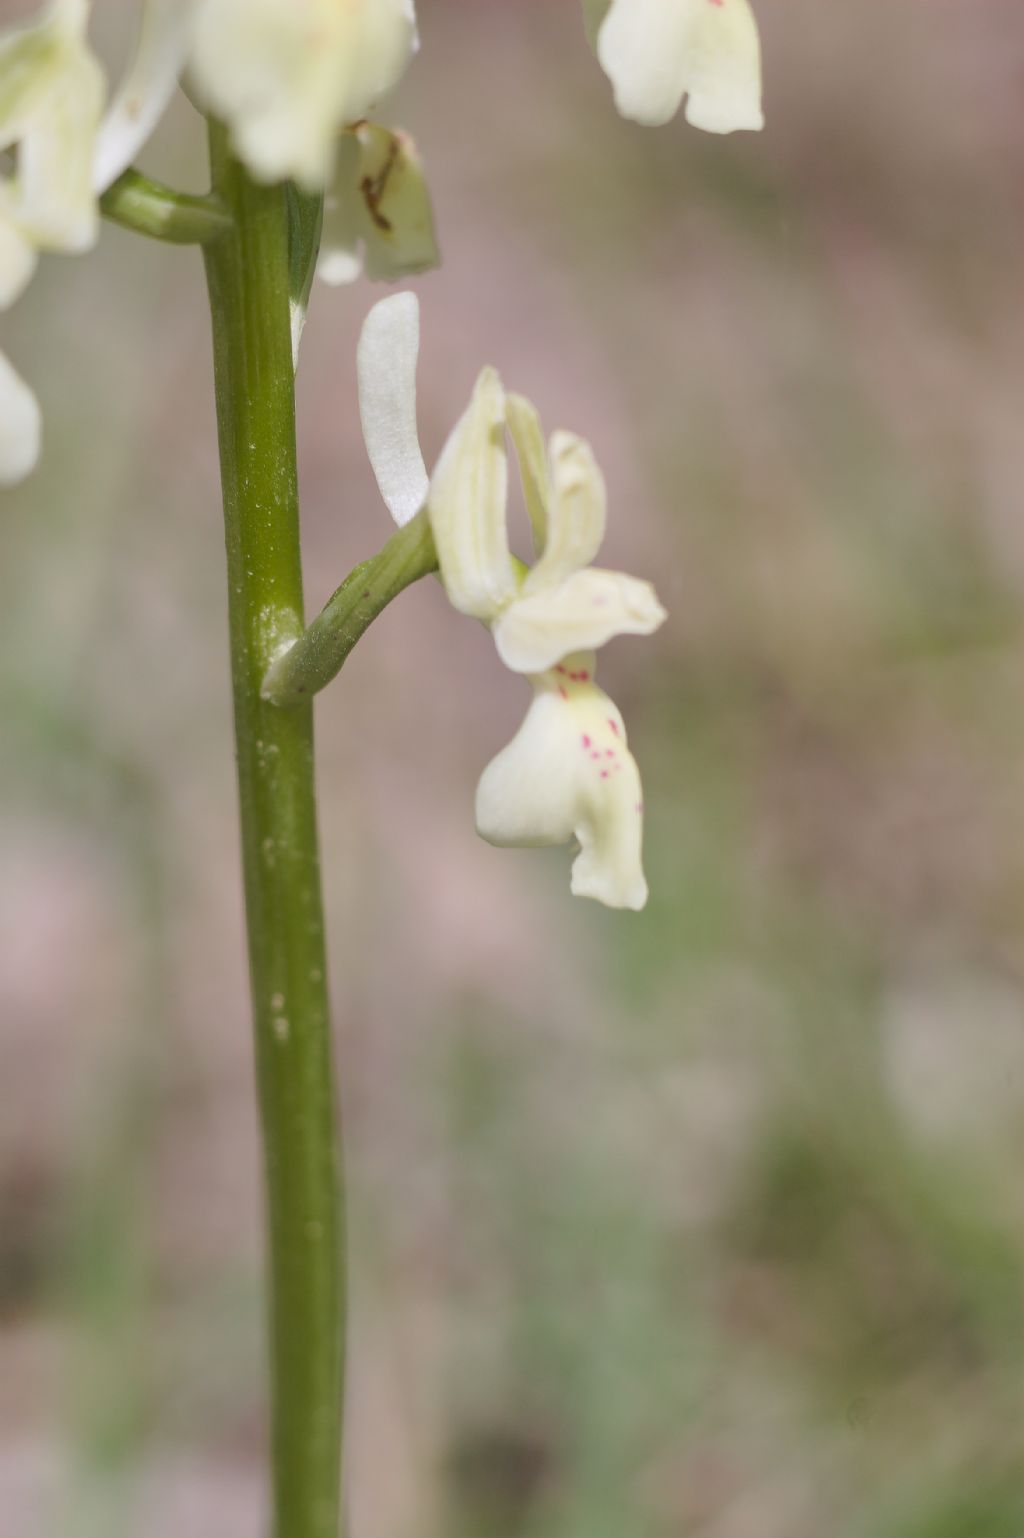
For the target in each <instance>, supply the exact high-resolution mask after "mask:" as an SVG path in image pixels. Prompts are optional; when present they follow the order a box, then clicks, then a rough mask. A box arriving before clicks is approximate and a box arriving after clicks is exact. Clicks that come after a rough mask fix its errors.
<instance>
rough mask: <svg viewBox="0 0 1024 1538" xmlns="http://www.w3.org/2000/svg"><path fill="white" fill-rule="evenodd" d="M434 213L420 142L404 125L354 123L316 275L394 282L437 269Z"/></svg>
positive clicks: (331, 192)
mask: <svg viewBox="0 0 1024 1538" xmlns="http://www.w3.org/2000/svg"><path fill="white" fill-rule="evenodd" d="M439 260H440V258H439V256H438V251H437V241H436V239H435V236H434V217H433V213H432V211H431V207H430V195H429V193H428V191H427V184H426V180H425V178H424V175H423V165H422V162H421V161H420V157H419V155H418V153H417V150H416V145H415V143H414V142H413V140H412V139H411V138H410V136H409V135H408V134H407V133H403V132H402V131H401V129H390V128H383V127H381V125H380V124H379V123H368V122H365V121H364V122H361V123H353V124H352V125H351V126H350V127H349V128H348V129H347V130H346V131H345V132H344V133H343V134H342V136H341V140H340V143H339V145H338V154H337V159H336V161H335V166H334V175H333V176H332V178H331V180H330V182H329V183H328V186H327V191H326V196H325V198H324V223H323V238H322V240H321V243H320V257H319V260H318V262H317V274H318V276H319V277H321V278H322V279H323V280H324V282H325V283H351V282H353V281H354V280H355V279H356V278H358V277H359V275H360V273H361V272H365V274H366V276H367V277H368V278H370V279H371V280H372V281H374V282H384V283H393V282H395V280H396V279H398V278H406V277H411V276H412V275H413V274H414V273H417V272H425V271H426V270H427V268H429V267H436V266H437V263H438V261H439Z"/></svg>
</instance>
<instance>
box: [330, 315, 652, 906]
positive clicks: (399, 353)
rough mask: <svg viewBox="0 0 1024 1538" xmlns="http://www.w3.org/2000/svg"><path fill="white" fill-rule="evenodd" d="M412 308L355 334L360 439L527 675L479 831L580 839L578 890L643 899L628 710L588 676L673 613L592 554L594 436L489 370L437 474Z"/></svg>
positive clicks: (396, 510)
mask: <svg viewBox="0 0 1024 1538" xmlns="http://www.w3.org/2000/svg"><path fill="white" fill-rule="evenodd" d="M418 350H419V311H418V305H417V301H416V298H415V296H414V295H412V294H408V293H404V294H396V295H394V296H393V297H391V298H389V299H385V300H382V301H381V302H380V303H379V304H377V305H375V306H374V308H373V309H372V310H371V311H370V313H369V315H368V316H367V318H366V321H365V323H364V325H363V331H362V336H361V337H360V341H359V352H358V369H359V402H360V414H361V417H362V423H363V435H364V438H365V440H366V447H367V452H368V454H369V458H370V463H371V465H372V467H373V471H374V474H375V476H376V478H377V484H378V486H379V487H380V491H381V495H382V496H383V498H384V501H385V503H386V504H387V506H388V508H389V510H390V511H391V514H392V516H393V517H394V519H395V521H396V522H397V523H399V524H404V523H406V522H408V520H409V518H411V517H412V516H413V515H414V514H415V513H416V512H417V511H419V509H420V508H422V507H424V506H425V507H426V509H427V513H428V516H429V519H430V524H431V529H432V531H433V535H434V544H435V547H436V550H437V557H438V564H439V567H440V572H441V579H442V581H443V583H444V586H445V590H446V592H447V594H448V598H449V600H450V601H451V603H452V604H453V606H454V607H455V608H456V609H458V610H459V611H460V613H463V614H468V615H472V616H474V617H475V618H477V619H480V620H482V621H483V622H484V623H485V624H487V625H489V626H490V628H491V631H492V633H493V635H494V640H495V645H496V647H497V650H498V655H499V657H500V658H501V660H502V661H503V662H504V663H505V665H506V667H509V668H511V669H512V670H513V672H516V673H522V674H524V675H525V676H526V677H527V678H528V679H529V681H530V683H531V684H532V685H533V690H534V698H533V703H532V704H531V706H530V708H529V710H528V712H527V715H526V719H525V720H524V722H523V724H522V726H521V727H520V729H519V731H518V733H517V734H516V736H515V737H514V738H513V740H512V742H510V743H509V745H508V746H507V747H506V748H505V749H504V750H503V752H501V753H499V754H498V756H497V758H495V759H494V760H493V761H492V763H490V764H489V765H488V766H487V768H486V769H485V770H484V772H483V775H482V776H481V779H480V784H479V786H478V789H477V796H476V821H477V830H478V832H479V833H480V834H481V836H482V837H483V838H485V839H486V840H487V841H488V842H489V843H492V844H498V845H540V844H562V843H567V842H568V841H569V840H570V839H572V838H573V837H575V838H576V840H577V841H578V843H579V846H580V852H579V854H578V855H577V857H576V860H575V863H574V865H573V870H572V891H573V892H574V893H575V894H576V895H577V896H581V897H594V898H597V899H598V901H600V902H603V903H606V904H607V905H608V906H610V907H615V908H642V907H643V905H644V903H645V902H646V900H647V883H646V881H645V880H644V875H643V868H642V864H641V834H642V824H643V805H642V799H641V793H640V776H639V773H638V770H637V767H636V763H635V761H634V759H633V757H632V755H631V754H630V752H629V750H628V748H627V746H626V734H625V728H624V726H623V723H622V717H621V715H620V714H619V712H618V710H617V709H616V708H615V706H614V705H613V704H612V702H611V700H610V699H609V698H608V696H607V695H606V694H605V693H604V692H603V691H602V690H601V689H599V688H598V686H597V684H596V683H595V682H594V655H593V654H594V651H595V649H596V648H597V647H599V646H602V645H604V643H605V642H606V641H608V640H610V639H611V637H612V636H615V635H623V634H635V635H649V634H651V632H652V631H654V630H656V629H657V628H658V626H659V625H660V624H661V623H662V621H663V620H664V618H665V611H664V609H663V608H662V606H661V604H660V603H659V602H658V600H657V598H656V596H655V594H654V590H653V588H652V587H651V585H650V584H649V583H647V582H641V581H638V580H637V579H636V578H634V577H628V576H625V575H623V574H622V573H621V572H614V571H603V570H599V569H597V568H595V567H592V566H590V564H589V562H590V561H591V560H592V559H593V557H594V556H595V555H596V554H597V550H598V548H599V546H600V544H601V540H602V537H603V535H604V527H605V512H606V499H605V488H604V481H603V479H602V476H601V472H600V470H599V469H598V467H597V464H596V463H595V460H594V456H593V453H592V452H591V449H590V446H589V444H587V443H586V442H585V441H584V440H583V439H582V438H579V437H577V436H576V435H575V434H573V433H568V432H556V433H555V434H554V435H553V436H552V438H551V442H550V445H549V447H548V449H547V450H545V446H544V441H543V436H542V432H541V426H540V419H539V417H538V415H537V412H536V410H535V409H534V407H533V406H532V405H531V404H530V403H529V401H527V400H525V399H524V398H523V397H521V396H516V395H510V396H506V394H505V391H504V389H503V387H502V384H501V380H500V379H499V377H498V375H497V373H496V372H495V371H494V370H493V369H491V368H485V369H484V370H483V372H482V373H481V374H480V377H479V378H478V380H477V383H476V387H475V389H474V391H473V396H472V399H471V401H470V404H469V407H468V408H467V410H466V411H465V413H464V414H463V416H462V417H461V418H460V420H459V421H458V422H457V423H456V425H455V427H454V429H453V431H452V433H451V435H450V436H449V438H448V441H447V443H446V445H445V447H444V449H443V450H442V452H441V456H440V458H439V460H438V462H437V466H436V468H435V470H434V474H433V476H432V477H431V478H430V479H429V480H428V477H427V473H426V469H425V467H424V464H423V457H422V454H421V452H420V448H419V442H418V438H417V434H416V382H415V370H416V359H417V355H418ZM506 429H507V430H508V433H509V435H510V436H511V439H512V442H513V445H514V446H515V449H516V452H517V455H518V459H519V466H520V473H521V475H522V480H523V488H524V493H525V498H526V504H527V509H528V511H529V514H530V520H531V524H532V527H533V533H534V541H535V544H536V546H537V550H538V557H537V560H536V562H535V564H534V565H533V566H532V567H531V568H530V569H529V570H526V569H525V568H523V567H522V565H521V563H520V562H518V561H517V560H516V559H515V557H513V555H512V554H511V552H510V549H509V543H508V528H507V510H506V501H507V489H508V472H507V457H506V450H505V431H506Z"/></svg>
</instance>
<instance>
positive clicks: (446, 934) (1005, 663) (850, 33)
mask: <svg viewBox="0 0 1024 1538" xmlns="http://www.w3.org/2000/svg"><path fill="white" fill-rule="evenodd" d="M98 9H99V12H100V14H101V20H103V19H105V24H106V25H107V27H108V30H109V29H111V28H112V19H113V17H112V8H110V7H106V8H104V7H103V6H100V7H99V8H98ZM757 10H758V15H759V19H760V22H761V28H762V36H763V43H764V52H765V71H766V107H767V114H768V128H767V130H766V131H765V133H764V134H762V135H739V136H735V137H732V138H728V139H714V138H710V137H707V136H703V135H701V134H699V133H697V132H695V131H693V130H691V129H689V128H687V127H686V125H685V124H684V123H683V122H682V121H681V120H680V121H678V122H676V123H674V124H672V125H671V126H669V127H667V128H664V129H661V130H659V131H650V130H643V129H640V128H637V127H634V126H633V125H630V124H627V123H625V122H622V121H621V120H620V119H619V118H618V117H617V116H616V114H615V113H614V110H613V107H612V103H611V95H610V90H609V88H608V85H607V82H606V81H605V79H604V77H603V76H602V74H601V72H600V71H599V69H598V67H597V65H596V63H595V62H594V60H593V59H592V57H591V56H590V54H589V52H588V50H587V48H586V46H585V43H584V40H583V35H582V28H581V25H580V17H579V15H578V8H577V5H576V4H575V3H574V0H559V3H558V4H554V3H553V0H516V4H514V5H509V4H500V3H498V0H474V3H472V4H470V3H469V0H421V5H420V17H421V28H422V38H423V47H422V52H421V54H420V56H419V58H418V59H417V61H416V62H415V64H414V66H413V68H412V69H411V71H410V72H409V75H408V77H407V80H406V82H405V83H404V84H403V87H402V89H401V91H400V93H399V95H398V97H397V99H396V101H395V104H394V110H393V113H392V114H391V117H392V119H393V120H394V121H397V122H399V123H401V124H403V125H404V126H405V127H407V128H408V129H410V130H411V131H412V132H413V133H414V134H415V136H416V138H417V140H418V142H419V144H420V147H421V149H422V151H423V154H424V156H425V159H426V162H427V166H428V170H429V174H430V180H431V185H432V189H433V194H434V199H435V207H436V215H437V221H438V228H439V234H440V239H441V243H442V247H443V254H444V265H443V267H442V268H441V270H440V271H439V272H437V273H436V274H432V275H430V276H428V277H427V278H425V279H424V280H422V281H421V282H419V283H417V284H416V285H415V286H416V287H417V289H418V291H419V293H420V295H421V300H422V306H423V353H422V356H421V368H420V399H421V406H420V418H421V426H422V432H423V437H424V444H425V450H426V453H427V459H428V462H429V461H430V460H431V459H432V457H433V455H434V454H435V453H436V452H437V450H438V448H439V447H440V445H441V443H442V442H443V439H444V437H445V435H446V433H447V431H448V429H449V427H450V426H451V424H452V422H453V420H454V418H455V416H456V415H457V414H458V412H459V411H461V409H462V407H463V405H464V403H465V400H466V398H467V394H468V391H469V388H470V385H471V383H472V380H473V377H474V375H475V373H476V371H477V368H478V367H479V366H480V364H481V363H483V362H484V361H490V362H493V363H495V364H497V365H498V366H499V367H500V369H501V371H502V373H503V375H504V378H505V380H506V382H507V383H508V384H509V386H510V387H512V388H515V389H518V390H521V391H524V392H525V393H526V394H528V395H530V396H531V397H532V398H533V399H534V400H535V401H536V402H537V403H538V405H539V406H540V408H541V410H542V413H543V416H544V419H545V422H546V424H547V425H548V426H549V427H554V426H558V425H562V426H566V427H570V428H573V429H576V430H578V431H580V432H582V433H584V434H586V435H587V436H588V437H589V438H591V439H592V441H593V442H594V444H595V445H596V447H597V451H598V456H599V458H600V460H601V462H602V465H603V467H604V470H605V472H606V475H607V479H608V483H609V489H610V495H611V524H610V533H609V538H608V542H607V545H606V548H605V552H604V557H603V559H604V562H605V564H608V565H612V566H621V567H623V568H624V569H626V570H628V571H631V572H634V573H636V574H637V575H641V576H649V577H652V578H654V579H655V580H656V581H657V585H658V588H659V591H660V594H661V596H662V598H663V599H664V601H665V602H666V604H667V606H668V608H669V610H670V616H671V617H670V622H669V623H668V624H667V625H666V626H665V627H664V628H663V630H662V631H661V632H660V633H659V634H658V635H657V637H655V638H654V640H653V641H645V642H643V643H640V642H636V641H631V640H629V639H625V640H622V641H619V642H617V643H615V644H614V645H611V646H609V647H608V648H607V650H606V651H605V652H603V653H602V655H601V678H602V681H603V682H604V683H605V685H606V687H607V688H608V689H609V691H610V692H611V693H612V694H613V696H614V698H615V700H616V701H617V702H618V704H619V705H620V706H621V708H622V709H623V712H624V714H625V716H626V719H627V722H628V725H629V730H630V737H631V745H632V746H633V748H634V750H635V752H636V755H637V758H638V759H639V761H640V764H641V768H642V771H643V774H644V778H645V793H646V803H647V807H648V817H647V869H648V876H649V880H650V885H651V893H652V895H651V901H650V905H649V907H648V909H647V911H646V912H645V913H644V914H643V915H642V916H640V917H637V916H635V915H631V914H616V913H610V912H606V911H604V910H602V909H601V908H599V907H597V906H596V905H594V904H589V903H580V902H574V901H571V900H570V897H569V891H568V881H569V863H570V857H569V854H568V852H567V851H565V850H555V851H546V852H535V851H508V852H506V851H497V850H493V849H490V848H488V847H487V846H486V845H485V844H483V843H481V842H480V841H478V840H477V839H476V837H475V835H474V831H473V822H472V803H473V791H474V786H475V782H476V778H477V775H478V774H479V772H480V769H481V768H482V766H483V765H484V764H485V763H486V762H487V761H488V759H489V758H490V757H491V756H492V755H493V754H494V753H495V752H496V751H497V750H498V749H499V748H500V747H501V746H502V745H503V744H504V743H505V742H506V741H507V740H508V739H509V737H510V736H511V735H512V733H513V731H514V730H515V728H516V727H517V725H518V723H519V721H520V719H521V717H522V714H523V711H524V709H525V705H526V702H527V693H526V689H525V687H524V685H523V683H522V681H521V680H518V679H516V678H515V677H514V676H512V675H511V674H510V673H507V672H506V671H505V670H504V669H503V668H501V666H500V665H499V664H498V662H497V659H496V657H495V655H494V653H493V646H492V643H491V641H490V639H489V637H488V636H487V635H486V633H485V632H484V631H483V629H482V628H479V627H475V626H472V625H470V624H467V623H466V622H465V621H464V620H462V619H461V618H460V617H459V616H458V615H456V614H455V613H454V612H453V611H451V610H450V609H449V608H448V607H447V605H446V604H445V602H444V600H443V596H442V594H441V592H440V591H439V589H438V588H437V587H436V585H435V584H433V583H429V582H428V583H423V584H421V585H420V586H419V587H418V588H416V589H415V590H413V591H411V592H409V593H407V594H406V595H404V596H403V597H402V598H401V599H400V600H399V601H398V602H397V603H396V604H395V606H394V607H393V609H392V610H390V611H389V612H388V613H386V614H385V615H384V616H383V617H382V619H381V620H380V621H379V622H378V623H377V624H376V625H375V626H374V628H373V629H372V631H371V632H370V633H369V635H368V637H367V638H366V640H365V642H364V643H363V644H362V645H361V646H360V648H359V650H358V651H357V652H356V653H355V654H354V656H353V657H352V659H351V660H350V662H349V664H348V665H347V667H346V668H345V670H344V672H343V674H342V675H341V677H340V678H339V679H338V681H337V682H336V683H335V684H333V685H332V686H331V688H330V689H329V690H328V691H327V693H326V694H324V695H322V696H321V697H320V701H319V705H318V717H317V723H318V732H319V742H318V751H319V762H320V773H321V784H322V820H323V851H324V871H325V878H326V887H327V903H328V933H329V949H330V962H331V982H332V990H333V1003H334V1016H335V1025H336V1043H337V1054H338V1062H339V1077H340V1085H341V1095H342V1100H343V1104H344V1112H345V1124H346V1125H345V1146H346V1156H347V1163H348V1173H349V1180H350V1184H351V1202H352V1209H351V1246H352V1257H353V1303H352V1384H351V1394H350V1412H349V1435H348V1453H347V1457H348V1463H347V1468H348V1488H349V1505H350V1509H351V1512H352V1532H353V1534H354V1535H355V1538H625V1535H629V1538H691V1535H692V1538H823V1535H825V1534H828V1535H842V1538H1022V1535H1024V1349H1022V1347H1024V1286H1022V1282H1024V1182H1022V1180H1021V1178H1020V1174H1019V1170H1020V1168H1021V1166H1022V1161H1024V1114H1022V1112H1024V835H1022V822H1021V817H1020V806H1021V801H1022V791H1024V783H1022V780H1024V704H1022V688H1021V677H1022V671H1021V662H1022V640H1024V637H1022V630H1021V595H1022V587H1024V518H1022V517H1021V506H1020V504H1021V486H1022V483H1024V429H1022V421H1024V296H1022V291H1021V286H1022V277H1021V273H1022V270H1024V268H1022V261H1021V252H1022V250H1024V202H1022V197H1021V188H1022V186H1024V12H1022V10H1021V7H1020V4H1019V0H971V3H970V4H964V3H962V0H904V3H903V4H901V5H893V4H891V3H886V0H857V3H856V4H846V5H829V6H822V5H821V4H819V3H815V0H785V3H782V0H759V4H758V5H757ZM105 11H106V16H105V18H104V15H103V13H104V12H105ZM115 46H116V45H115ZM143 164H144V165H145V166H146V167H147V168H149V169H152V170H154V171H155V172H157V173H158V174H163V175H165V176H167V177H169V178H173V179H174V180H176V181H177V182H178V183H179V184H180V185H184V186H189V187H193V188H196V189H200V188H201V187H202V185H203V177H204V172H203V135H202V130H201V125H200V123H199V120H198V119H197V118H196V116H195V114H194V113H192V111H191V109H190V108H189V107H188V105H187V104H186V103H184V102H182V103H181V104H180V105H179V107H178V109H176V110H175V112H174V113H173V114H172V116H171V118H170V119H169V120H168V122H167V123H166V124H165V126H164V128H163V130H162V131H161V134H160V137H159V138H158V140H157V141H155V142H154V144H153V145H152V146H151V147H150V149H149V150H148V151H147V155H146V157H145V159H144V161H143ZM377 297H379V290H373V289H371V288H370V287H369V286H367V285H358V286H356V287H355V288H352V289H349V290H345V291H340V292H335V291H328V290H326V289H324V288H322V287H318V289H317V290H316V292H315V297H314V304H313V307H312V311H311V316H310V323H309V326H308V327H307V330H306V334H305V339H304V342H303V357H302V364H301V369H300V373H299V381H298V384H299V410H300V422H299V434H300V458H301V473H302V484H303V498H304V502H303V506H304V524H305V545H306V560H307V574H308V602H309V607H310V610H311V611H315V610H316V609H317V608H319V606H320V605H321V604H322V603H323V602H324V600H325V599H326V598H327V597H328V595H329V594H330V592H331V591H332V590H333V588H334V587H335V586H336V585H337V583H338V582H339V581H340V579H341V577H342V576H343V575H344V574H345V573H346V572H347V571H348V569H349V568H350V567H351V566H352V565H353V564H354V563H355V562H356V561H358V560H360V559H362V558H363V557H365V556H366V555H368V554H370V553H372V552H373V551H374V550H375V549H377V548H378V546H379V545H380V543H381V542H382V541H383V539H384V538H385V537H386V535H387V533H388V523H387V518H386V514H385V512H384V509H383V507H382V506H381V504H380V501H379V498H378V496H377V494H376V491H375V488H374V486H373V483H372V479H371V476H370V472H369V469H368V466H367V464H366V461H365V456H364V453H363V449H362V445H361V440H360V436H359V431H358V425H357V418H356V401H355V379H354V344H355V339H356V336H357V334H358V330H359V326H360V323H361V321H362V317H363V315H364V313H365V311H366V310H367V308H368V307H369V305H370V304H371V303H372V302H373V300H374V299H375V298H377ZM7 320H8V324H7V327H6V339H5V346H6V348H7V349H8V350H9V352H10V354H11V356H12V358H13V360H14V361H15V363H16V365H17V366H18V368H19V369H20V370H21V371H22V372H24V374H25V375H26V376H27V377H28V378H29V380H30V381H31V382H32V383H33V385H34V386H35V388H36V389H37V391H38V393H39V395H40V397H41V400H42V402H43V407H44V413H45V423H46V449H45V457H44V461H43V464H42V467H41V469H40V470H39V472H38V473H37V474H36V475H35V477H34V478H33V479H32V480H30V481H29V482H28V483H27V484H26V485H25V486H24V487H23V488H21V489H19V490H18V491H17V492H14V493H10V494H8V495H6V496H5V498H4V507H3V529H4V536H3V543H4V550H5V554H4V559H3V564H2V570H0V635H2V645H0V714H2V720H3V732H2V746H0V755H2V766H3V780H4V784H3V810H2V816H0V845H2V858H0V950H2V966H0V1020H2V1038H0V1062H2V1069H0V1074H2V1084H3V1090H2V1093H0V1534H2V1535H3V1538H51V1535H52V1538H56V1535H58V1534H59V1535H64V1534H67V1533H69V1532H74V1533H75V1534H76V1538H80V1535H86V1538H90V1535H92V1534H94V1533H95V1534H97V1535H99V1534H103V1535H104V1538H112V1535H115V1538H122V1535H123V1538H171V1535H174V1538H181V1535H192V1534H213V1533H216V1534H217V1535H218V1538H243V1535H245V1538H249V1535H252V1534H255V1533H259V1532H260V1531H262V1530H263V1523H264V1488H263V1478H264V1476H263V1460H264V1417H265V1409H266V1406H265V1377H264V1356H263V1339H262V1279H261V1278H262V1269H261V1268H262V1229H261V1204H260V1191H259V1185H258V1170H259V1155H258V1145H257V1133H256V1126H255V1121H254V1109H253V1082H252V1067H251V1053H250V1040H249V1024H248V1016H247V997H246V973H245V964H244V955H243V935H242V914H241V900H240V887H239V877H238V872H237V835H236V822H235V787H234V781H233V762H232V744H231V737H230V719H229V696H228V674H227V652H226V624H225V613H224V578H223V548H222V536H221V527H220V513H219V503H218V478H217V469H216V451H215V438H214V421H213V404H212V390H211V381H210V345H209V338H208V322H207V315H206V309H205V297H204V290H203V283H202V274H201V264H200V262H199V260H198V258H197V256H196V255H195V253H193V252H188V251H180V250H173V249H165V248H162V247H159V246H157V245H150V244H147V243H144V242H142V241H140V240H138V239H137V238H134V237H131V236H128V235H125V234H123V233H121V232H120V231H117V230H114V229H109V228H108V229H107V230H106V231H105V233H104V235H103V239H102V241H101V244H100V247H99V249H98V250H97V251H96V252H95V253H93V254H92V255H90V256H88V257H86V258H76V259H74V260H62V259H59V258H52V259H49V260H48V261H46V262H45V263H44V265H43V270H42V273H41V275H40V276H39V278H38V279H37V281H36V282H35V284H34V285H33V287H32V288H31V289H30V291H29V293H28V294H27V296H26V298H25V299H24V300H23V301H22V302H21V303H20V304H19V305H18V306H17V308H16V309H15V310H14V311H13V312H12V313H11V315H10V316H9V317H8V318H7Z"/></svg>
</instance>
